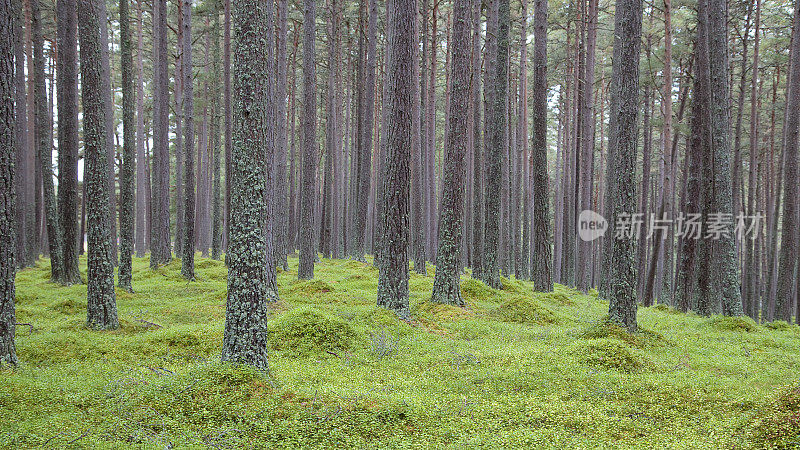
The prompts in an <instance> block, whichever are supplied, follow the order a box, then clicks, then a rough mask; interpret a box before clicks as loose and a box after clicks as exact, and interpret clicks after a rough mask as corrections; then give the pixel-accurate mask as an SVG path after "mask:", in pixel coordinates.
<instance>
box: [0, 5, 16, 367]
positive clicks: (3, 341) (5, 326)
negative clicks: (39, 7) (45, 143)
mask: <svg viewBox="0 0 800 450" xmlns="http://www.w3.org/2000/svg"><path fill="white" fill-rule="evenodd" d="M0 5H2V8H0V61H2V62H0V368H2V367H3V366H5V365H11V366H16V365H17V364H18V361H17V352H16V348H15V347H14V330H15V327H16V323H17V322H16V318H15V317H16V316H15V312H14V274H15V273H16V270H17V267H16V264H17V263H16V261H15V257H16V255H15V253H16V252H17V249H18V247H17V242H16V225H15V224H16V223H17V222H16V213H17V210H16V208H15V202H16V198H15V197H16V192H15V186H14V184H15V183H16V180H15V175H16V174H15V167H14V163H15V160H16V156H15V155H14V153H15V150H17V147H16V145H15V142H14V139H15V137H16V136H15V133H14V126H15V125H16V123H15V122H16V119H15V117H14V99H15V98H17V99H18V98H19V96H18V95H15V89H16V80H15V78H14V70H15V59H14V56H15V48H14V47H15V43H16V42H15V41H16V40H17V39H19V35H18V34H15V33H14V32H15V31H18V28H17V27H15V26H14V21H15V19H16V17H15V15H16V12H17V11H18V9H17V6H18V5H14V4H13V2H12V0H3V1H2V3H0Z"/></svg>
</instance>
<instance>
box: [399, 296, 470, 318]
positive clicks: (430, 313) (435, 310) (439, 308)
mask: <svg viewBox="0 0 800 450" xmlns="http://www.w3.org/2000/svg"><path fill="white" fill-rule="evenodd" d="M412 313H413V314H414V315H415V316H417V317H418V318H419V316H424V317H426V318H428V319H433V320H435V321H452V320H459V319H463V318H465V317H470V316H472V315H473V314H472V313H471V312H470V311H468V310H466V309H464V308H461V307H459V306H452V305H443V304H441V303H432V302H429V301H426V302H422V303H420V304H418V305H414V307H413V308H412Z"/></svg>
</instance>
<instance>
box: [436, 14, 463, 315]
mask: <svg viewBox="0 0 800 450" xmlns="http://www.w3.org/2000/svg"><path fill="white" fill-rule="evenodd" d="M470 22H471V21H470V0H456V1H455V3H454V4H453V35H452V41H448V42H451V43H452V44H451V45H452V46H453V48H452V52H453V53H452V55H453V59H452V67H451V70H450V74H451V75H450V77H451V78H450V80H451V84H450V92H449V93H448V94H449V96H450V117H449V119H450V120H449V124H448V125H449V128H448V133H447V142H446V148H445V154H444V171H443V173H442V175H443V178H442V197H441V203H440V205H439V239H438V245H439V248H438V251H437V252H436V276H435V278H434V280H433V296H432V299H431V301H433V302H435V303H444V304H448V305H456V306H464V299H463V298H462V297H461V288H460V285H459V281H460V279H461V277H460V275H461V273H460V272H461V255H460V254H461V241H462V239H463V236H462V233H463V226H462V225H463V223H462V222H463V220H464V190H465V184H466V176H467V174H466V161H465V158H466V153H467V131H468V127H467V111H468V109H469V102H470V99H471V95H470V94H471V86H470V79H471V73H470V28H471V27H470Z"/></svg>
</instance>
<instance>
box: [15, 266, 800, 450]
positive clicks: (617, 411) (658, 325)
mask: <svg viewBox="0 0 800 450" xmlns="http://www.w3.org/2000/svg"><path fill="white" fill-rule="evenodd" d="M82 262H83V264H84V269H83V270H84V273H85V260H83V261H82ZM148 263H149V261H148V260H147V259H146V258H144V259H134V272H133V276H134V289H135V290H136V292H135V293H133V294H128V293H126V292H124V291H121V290H118V291H117V295H118V308H119V314H120V322H121V324H122V327H121V328H120V329H119V330H116V331H110V332H98V331H92V330H89V329H86V328H85V327H84V321H85V314H86V308H85V298H86V286H85V285H78V286H70V287H59V286H56V285H53V284H51V283H49V267H48V263H47V261H46V260H43V261H41V262H40V263H39V264H37V266H36V267H34V268H31V269H26V270H24V271H21V272H20V273H19V274H18V275H17V294H18V295H17V305H16V306H17V320H18V321H19V322H21V323H26V324H30V325H31V326H27V325H24V326H19V327H18V328H17V350H18V353H19V357H20V360H21V361H22V364H21V366H20V367H19V368H18V369H16V370H14V371H11V370H7V369H5V370H3V371H0V447H3V448H31V447H37V446H43V445H44V446H47V447H50V448H119V449H128V448H207V447H214V448H275V447H278V448H601V447H602V448H625V449H627V448H647V449H649V448H692V449H694V448H714V449H716V448H748V447H754V448H763V447H770V446H778V445H783V446H787V447H788V446H790V445H793V444H792V443H793V442H795V441H796V440H797V439H795V437H794V436H792V433H797V430H798V428H797V427H796V426H794V425H792V424H795V425H796V423H795V422H796V421H797V415H798V414H800V413H798V406H797V405H798V404H800V403H798V401H797V400H795V399H796V398H797V397H796V394H794V393H793V392H796V391H792V390H788V391H787V389H791V388H787V386H793V385H796V383H797V381H798V373H800V330H799V329H798V327H796V326H789V325H787V326H785V327H783V326H782V327H780V329H778V330H771V329H769V328H767V327H765V326H761V325H757V324H754V323H749V322H747V323H746V324H742V323H739V322H736V323H731V322H730V321H725V320H723V321H720V319H717V318H712V319H707V318H702V317H697V316H695V315H691V314H690V315H686V314H679V313H677V314H676V313H675V312H674V311H670V310H661V308H640V309H639V323H640V326H641V327H642V329H643V330H644V331H641V332H640V333H638V334H636V335H634V336H633V338H631V337H627V336H626V335H624V334H619V333H617V332H616V331H617V330H614V329H612V328H609V327H608V326H606V325H602V319H603V317H604V315H605V314H606V313H607V310H608V303H607V302H605V301H603V300H602V299H598V298H597V295H596V293H591V294H590V295H581V294H580V293H578V292H577V291H575V290H573V289H569V288H566V287H563V286H558V285H557V286H556V291H555V292H554V293H552V294H535V295H532V294H531V290H532V285H531V284H530V283H528V282H523V281H518V280H514V279H511V280H504V283H503V287H504V289H501V290H494V289H490V288H488V287H486V286H485V285H483V284H482V283H480V282H475V281H473V280H470V279H469V278H468V277H464V278H463V280H462V281H463V283H462V293H463V294H464V297H465V300H466V302H467V308H465V309H463V310H462V309H459V308H451V307H446V306H441V305H433V304H431V303H429V300H430V293H431V288H432V285H433V277H432V274H433V270H432V268H430V270H429V274H431V275H429V276H420V275H416V274H414V273H412V274H411V279H410V287H411V303H412V320H411V321H410V322H400V321H398V320H397V319H396V318H395V317H394V315H393V314H392V313H391V312H388V311H385V310H383V309H381V308H377V307H376V306H374V303H375V292H376V287H377V279H376V277H377V271H376V270H375V269H374V268H373V267H372V266H371V265H370V264H368V263H360V262H355V261H345V260H323V261H322V262H321V263H319V264H317V266H316V268H315V276H316V279H315V280H314V281H312V282H297V281H296V277H297V259H296V258H293V259H290V270H288V271H284V272H281V273H279V275H278V285H279V293H280V296H281V300H280V302H279V303H278V304H277V306H276V307H273V308H271V309H270V311H271V314H272V316H271V322H270V329H271V333H270V339H271V340H272V339H277V337H278V336H282V340H281V341H280V342H279V341H272V342H270V361H269V365H270V371H271V373H270V375H269V376H265V375H263V374H260V373H257V372H254V371H252V370H250V369H247V368H240V367H234V366H230V365H225V364H220V363H219V362H218V360H219V353H220V347H221V343H222V333H223V327H224V319H225V299H226V285H225V283H226V270H225V266H224V265H223V264H222V263H221V262H218V261H212V260H208V259H203V258H197V260H196V264H197V270H196V275H197V281H196V282H192V283H188V282H186V281H184V280H182V278H181V277H180V263H179V262H178V261H173V262H172V263H170V264H168V265H167V266H165V267H163V268H160V269H159V270H156V271H152V270H150V269H149V268H148ZM511 304H516V305H517V306H519V304H523V305H535V307H536V308H538V310H539V311H547V312H549V314H548V315H547V317H548V318H552V319H553V320H532V321H524V322H525V323H515V322H514V321H507V320H503V317H501V316H498V315H497V311H498V310H501V308H502V307H503V305H506V306H508V305H511ZM536 317H537V318H538V317H539V316H536ZM598 324H601V325H598ZM31 327H32V328H31ZM297 330H301V331H300V332H298V331H297ZM303 330H310V331H308V332H306V331H303ZM743 331H744V332H743ZM328 351H330V353H328ZM786 392H789V393H788V394H787V393H786ZM784 418H785V420H784ZM786 420H794V421H795V422H786ZM787 424H788V425H787ZM789 448H791V447H789Z"/></svg>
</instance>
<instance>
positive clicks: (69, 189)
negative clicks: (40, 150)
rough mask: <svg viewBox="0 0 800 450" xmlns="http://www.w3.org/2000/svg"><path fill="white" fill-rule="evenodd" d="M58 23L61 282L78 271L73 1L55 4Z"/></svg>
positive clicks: (70, 281) (71, 279) (71, 281)
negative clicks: (62, 250) (62, 254)
mask: <svg viewBox="0 0 800 450" xmlns="http://www.w3.org/2000/svg"><path fill="white" fill-rule="evenodd" d="M56 7H57V14H58V20H57V21H56V24H57V27H58V31H57V33H58V62H57V64H58V69H57V71H56V73H57V78H58V80H57V83H58V211H59V222H60V225H61V232H62V237H63V241H62V244H63V249H64V256H63V264H64V274H63V282H64V283H65V284H76V283H80V282H81V274H80V271H79V270H78V26H77V21H78V17H77V11H76V9H75V7H76V4H75V1H74V0H62V1H59V2H58V3H57V4H56Z"/></svg>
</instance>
